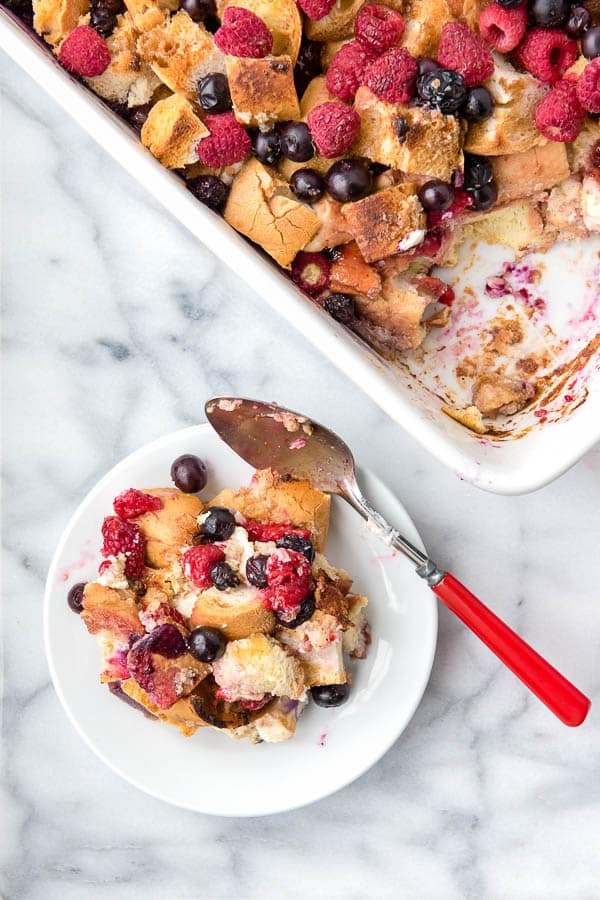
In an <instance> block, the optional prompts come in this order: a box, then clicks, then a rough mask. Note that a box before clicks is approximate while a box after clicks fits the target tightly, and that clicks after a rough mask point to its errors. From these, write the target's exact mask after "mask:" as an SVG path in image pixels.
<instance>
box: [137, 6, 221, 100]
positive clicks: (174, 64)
mask: <svg viewBox="0 0 600 900" xmlns="http://www.w3.org/2000/svg"><path fill="white" fill-rule="evenodd" d="M137 46H138V52H139V55H140V57H141V58H142V59H143V60H144V62H146V63H147V64H148V65H149V66H150V67H151V68H152V69H153V70H154V72H155V73H156V75H158V77H159V78H160V80H161V81H163V82H164V83H165V84H166V85H167V87H169V88H170V89H171V90H172V91H174V92H175V93H180V94H184V95H185V96H186V97H187V98H188V100H195V99H196V96H197V91H198V82H199V81H200V79H201V78H203V77H204V76H205V75H208V74H209V73H210V72H225V57H224V55H223V54H222V53H221V51H220V50H219V49H218V48H217V47H216V46H215V43H214V41H213V38H212V35H211V34H209V32H208V31H207V30H206V28H205V27H204V26H203V25H199V24H197V23H196V22H193V21H192V19H190V17H189V16H188V14H187V13H186V12H183V11H181V10H180V11H179V12H178V13H176V14H175V15H174V16H172V17H171V18H169V19H166V20H165V21H164V22H163V23H161V24H159V25H156V26H155V27H154V28H151V29H150V30H149V31H146V32H145V33H144V34H142V35H141V36H140V37H139V39H138V45H137Z"/></svg>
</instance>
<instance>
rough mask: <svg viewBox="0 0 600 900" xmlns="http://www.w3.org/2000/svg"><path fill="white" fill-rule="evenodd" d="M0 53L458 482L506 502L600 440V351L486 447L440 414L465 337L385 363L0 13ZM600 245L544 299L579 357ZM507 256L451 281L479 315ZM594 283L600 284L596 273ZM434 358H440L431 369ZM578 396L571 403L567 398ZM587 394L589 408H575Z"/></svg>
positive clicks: (594, 310) (570, 264)
mask: <svg viewBox="0 0 600 900" xmlns="http://www.w3.org/2000/svg"><path fill="white" fill-rule="evenodd" d="M0 2H1V0H0ZM0 47H2V48H3V49H4V50H6V52H7V53H9V54H10V55H11V56H12V58H13V59H14V61H15V62H16V63H17V64H18V65H20V66H21V67H22V68H23V69H25V71H26V72H27V73H28V74H29V75H30V76H31V77H32V78H33V79H35V80H36V81H37V82H38V84H39V85H40V87H41V88H42V90H44V91H47V92H48V93H49V94H50V95H51V96H52V97H53V98H54V99H55V100H56V102H57V103H59V104H60V105H61V106H62V107H63V109H64V110H65V111H66V113H67V114H68V115H70V116H73V118H75V119H76V120H77V122H78V123H79V124H80V125H81V127H82V128H85V129H86V130H87V131H88V133H89V134H90V135H91V136H92V137H93V138H94V139H95V140H97V141H98V142H99V143H100V145H101V146H102V147H104V149H105V150H106V151H107V153H109V154H111V155H112V156H113V157H114V159H116V160H117V161H118V162H119V163H120V164H121V165H122V166H124V168H125V169H126V170H127V171H128V172H129V174H130V175H132V176H133V177H134V178H136V179H137V180H138V181H139V182H140V183H141V184H143V185H144V187H145V188H146V189H147V190H149V191H150V192H151V194H152V195H153V196H154V197H155V198H156V199H157V200H158V201H159V202H160V203H162V204H163V206H165V208H166V209H168V210H169V211H170V212H171V213H172V215H173V216H175V218H176V219H177V220H178V221H179V222H181V223H182V224H183V225H184V226H185V227H186V228H187V229H189V231H190V232H191V233H192V234H194V235H195V236H196V237H197V238H198V239H199V240H200V241H202V243H204V244H205V245H206V246H207V247H208V248H209V249H210V250H212V252H213V253H214V254H215V255H216V256H218V257H219V258H220V259H221V260H223V262H225V263H226V264H227V265H228V266H230V267H231V268H232V269H233V270H234V271H235V272H236V273H237V274H238V275H239V276H240V277H241V278H243V279H244V280H245V281H246V282H247V283H248V284H249V285H250V286H251V287H252V288H253V289H254V290H256V291H258V293H259V294H261V296H262V297H263V298H264V300H265V301H266V302H267V303H270V304H271V306H272V307H273V308H274V309H275V311H276V312H277V313H278V314H279V315H281V316H284V317H285V318H286V319H287V322H288V323H289V325H290V326H292V327H294V328H297V329H299V330H300V331H301V332H302V334H303V335H304V336H305V337H306V338H307V340H309V341H312V343H313V344H314V345H315V346H316V347H317V348H318V349H319V350H320V351H321V352H322V353H324V354H325V355H326V356H327V357H328V358H329V359H330V360H331V362H332V363H333V364H334V365H336V366H338V368H340V369H341V370H342V371H343V372H345V374H346V375H347V376H348V378H350V379H351V380H352V381H354V382H355V384H357V385H358V386H359V387H360V388H361V389H362V390H363V391H365V392H366V393H367V394H369V396H370V397H371V398H372V399H373V400H374V401H375V402H376V403H378V404H379V406H380V407H381V408H382V409H384V410H385V411H386V412H387V413H388V415H389V416H390V417H391V418H392V419H394V420H395V421H396V422H398V423H399V424H400V425H401V426H402V428H404V429H405V430H406V431H407V432H408V433H409V434H411V435H412V436H413V437H414V438H415V439H416V440H417V441H419V442H420V443H421V444H422V445H423V447H425V448H426V449H427V450H428V452H430V453H432V454H433V456H435V457H436V458H437V459H438V460H440V462H442V463H444V464H445V465H447V466H448V467H449V468H451V469H452V470H453V471H454V472H455V473H456V475H458V476H459V477H460V478H462V479H464V480H465V481H468V482H471V483H472V484H475V485H477V486H478V487H481V488H484V489H485V490H489V491H496V492H498V493H503V494H518V493H522V492H525V491H532V490H535V489H536V488H539V487H541V486H542V485H544V484H546V483H547V482H548V481H551V480H552V479H553V478H556V477H557V476H558V475H560V474H561V473H562V472H564V471H565V470H566V469H567V468H568V467H569V466H572V465H573V463H575V462H577V460H578V459H580V457H581V456H583V454H584V453H585V452H586V451H587V450H589V448H590V447H591V446H592V445H593V444H594V443H595V442H596V441H597V440H598V439H599V438H600V348H599V349H597V350H596V352H595V353H594V354H592V356H591V358H589V359H588V360H587V362H586V361H585V360H584V359H582V360H581V361H579V362H578V363H577V365H576V366H574V367H571V368H573V372H572V378H569V379H568V380H567V384H568V387H566V386H565V385H563V387H562V388H561V389H559V388H560V382H561V380H563V376H561V375H560V374H559V373H557V374H556V376H553V377H552V378H551V379H548V385H547V390H546V391H545V392H544V394H552V395H553V399H552V400H551V401H548V403H546V400H545V399H544V397H543V396H541V397H540V398H539V399H538V400H536V403H535V404H534V405H533V406H532V408H531V409H530V410H529V412H528V413H527V414H526V415H525V416H524V417H521V416H518V417H516V419H515V427H516V429H517V434H518V435H519V439H518V440H515V439H506V440H493V439H490V438H485V439H481V438H480V437H479V436H478V435H476V434H473V433H472V432H470V431H468V430H467V429H466V428H463V426H462V425H459V424H458V423H457V422H454V421H453V420H452V419H450V418H448V416H446V415H444V413H442V411H441V407H442V405H443V404H444V403H449V405H451V406H452V405H453V404H454V401H455V399H456V395H458V394H460V390H459V386H458V385H457V383H456V381H457V379H456V377H455V376H453V375H452V376H451V377H447V375H448V372H447V370H446V372H445V374H444V377H443V378H439V377H438V374H437V372H438V362H437V360H438V350H440V349H443V348H441V347H440V346H439V343H440V341H446V340H447V339H449V338H452V346H450V347H448V348H447V349H448V350H450V351H452V349H453V346H454V343H455V339H456V330H457V329H454V335H452V334H451V332H449V331H448V330H447V329H446V330H444V331H443V332H442V330H441V329H434V331H435V333H436V334H435V335H434V336H433V338H432V340H431V341H430V342H429V344H430V345H431V346H430V349H431V353H429V354H427V355H426V360H425V366H419V365H417V364H415V358H411V360H412V361H411V367H412V371H410V370H409V367H408V366H406V365H394V364H390V363H386V362H385V361H384V360H382V359H381V357H379V356H377V354H376V353H374V352H373V351H371V350H370V349H369V348H368V347H367V346H366V345H365V344H364V343H362V342H361V341H360V340H359V339H358V338H356V337H355V336H353V335H352V334H351V333H350V332H348V331H347V330H346V329H345V328H344V327H343V326H342V325H340V324H339V323H337V322H335V321H334V320H333V319H331V317H330V316H328V315H327V314H326V313H324V312H323V311H322V310H320V309H319V308H318V307H317V306H316V305H315V304H312V303H309V302H308V301H307V300H306V298H305V297H303V296H302V295H301V293H300V292H299V291H298V290H297V289H296V288H295V287H294V285H293V284H292V282H291V281H290V279H289V278H287V277H286V276H285V275H283V274H282V273H281V272H280V271H278V270H277V268H276V267H275V266H274V265H272V264H271V262H270V260H267V259H266V258H265V257H264V255H262V254H260V253H257V252H256V250H255V248H254V247H252V246H251V245H250V244H248V242H247V241H245V240H244V239H243V238H242V237H241V236H240V235H239V234H237V233H236V232H235V231H233V229H231V228H230V227H229V226H228V225H227V223H226V222H224V220H223V219H222V218H221V217H220V216H217V215H215V214H214V213H211V211H210V210H208V209H207V208H206V207H204V206H203V205H202V204H201V203H198V201H197V200H196V199H195V198H194V197H193V196H192V195H191V194H190V192H189V191H186V190H184V189H183V188H182V185H181V182H180V181H179V179H178V178H177V177H176V176H175V175H174V174H173V173H172V172H168V171H167V170H166V169H164V168H163V167H162V166H161V164H160V163H159V162H158V161H157V160H155V159H154V157H153V156H152V155H151V154H150V153H149V152H148V151H147V150H146V149H145V148H144V147H143V146H142V145H141V143H140V141H139V140H138V137H137V135H135V134H134V133H133V131H132V130H131V128H129V127H128V126H127V125H125V124H124V123H123V122H122V121H121V120H120V119H119V118H118V117H117V116H116V115H115V114H114V113H112V112H111V111H110V110H109V109H107V107H106V106H105V105H104V104H103V103H102V102H101V101H100V99H99V98H98V97H96V96H95V94H93V93H92V92H91V91H89V90H87V89H86V88H85V87H84V86H83V85H81V84H80V83H79V82H78V81H77V80H76V79H75V78H73V77H72V76H70V75H69V74H68V72H65V70H64V69H62V68H61V66H60V64H59V63H58V61H57V60H56V58H55V57H54V56H53V55H52V54H51V53H50V52H49V49H48V47H46V46H44V45H42V42H41V40H40V39H35V38H34V36H33V35H32V34H31V32H30V31H27V30H26V29H25V27H24V26H23V25H22V24H17V22H16V21H15V20H14V19H13V18H12V17H11V16H10V14H8V13H6V12H5V11H4V10H3V9H2V8H1V7H0ZM123 199H124V198H119V197H115V199H114V202H115V204H118V203H120V202H122V201H123ZM598 246H600V237H598V236H597V238H596V242H595V244H590V245H587V246H586V247H583V246H582V247H581V254H582V262H583V263H584V264H583V265H580V262H579V261H578V260H577V259H576V258H574V256H575V257H576V256H577V252H578V251H577V249H576V248H574V247H573V246H571V247H569V245H567V244H557V245H556V246H555V247H553V248H552V249H551V250H550V251H549V253H548V254H547V255H546V257H545V259H544V265H546V266H547V267H548V274H547V280H548V281H549V282H551V283H554V286H555V290H554V291H553V290H551V288H552V286H553V284H550V287H549V288H548V291H546V289H545V288H544V290H543V291H542V293H544V294H545V295H546V294H548V296H549V299H551V300H552V297H550V295H551V294H552V293H554V294H555V300H552V303H550V304H549V309H550V308H552V310H554V311H556V312H557V313H558V315H559V318H560V315H561V313H562V311H563V310H564V309H568V310H569V313H568V318H569V319H571V324H570V326H569V328H568V329H565V330H563V329H562V328H561V330H560V332H559V335H560V337H561V338H564V339H566V338H569V347H571V346H572V345H573V344H574V345H575V347H576V349H574V350H573V355H574V354H575V353H576V352H577V350H578V349H579V342H580V340H581V339H586V340H587V339H588V338H587V337H586V335H587V332H588V331H592V332H594V331H595V330H597V328H598V321H599V320H600V289H599V290H598V292H597V296H596V297H595V298H594V296H592V294H591V289H590V288H589V286H588V287H586V284H585V283H586V280H587V279H588V274H586V271H587V272H589V263H591V261H592V260H594V261H595V262H594V265H596V263H597V256H596V254H597V251H598ZM502 255H503V254H502V253H501V252H500V251H499V250H498V248H492V247H489V246H488V245H487V244H482V245H481V246H480V248H479V250H478V252H477V254H475V255H474V256H473V254H472V253H471V249H470V248H468V247H467V248H465V251H464V253H463V261H464V262H466V265H461V266H459V267H458V269H456V270H454V271H453V273H452V278H453V279H454V278H457V277H458V278H459V279H460V278H461V277H462V275H465V274H466V275H468V281H469V284H468V285H467V286H468V288H469V290H472V291H474V292H475V294H476V295H477V296H478V298H479V300H480V302H481V308H482V310H485V309H488V310H489V309H492V310H493V308H494V306H495V301H491V300H490V299H489V298H486V297H485V294H484V286H485V282H486V279H487V277H488V276H490V275H496V274H498V271H499V269H498V266H499V265H500V266H501V263H502ZM583 257H585V259H583ZM586 263H587V264H588V265H586ZM500 270H501V269H500ZM591 278H592V279H596V280H598V279H599V278H600V266H599V267H598V268H597V269H596V271H595V272H592V274H591ZM556 286H558V287H556ZM460 306H461V304H460V303H459V304H457V305H456V307H455V314H454V317H453V318H454V323H455V324H457V323H458V321H459V319H460V321H461V325H464V326H466V327H467V328H468V325H469V323H468V322H465V321H463V319H464V318H467V317H463V310H461V308H460ZM458 330H459V331H462V330H463V328H462V327H461V328H460V329H458ZM436 341H437V344H436ZM454 349H456V348H454ZM569 355H571V354H569ZM432 360H435V361H436V362H435V365H434V366H433V367H432V365H431V363H432ZM571 383H573V387H571ZM555 389H556V390H555ZM567 390H568V391H569V394H566V391H567ZM571 395H573V399H572V400H570V401H567V396H571ZM586 397H587V399H586V402H585V403H581V405H578V404H579V403H580V401H581V400H583V399H584V398H586ZM542 404H543V405H544V408H545V409H546V411H547V412H548V415H547V416H545V415H544V416H541V417H539V418H538V417H537V416H536V415H535V413H539V412H540V410H539V409H538V407H539V406H541V405H542ZM524 432H525V433H524Z"/></svg>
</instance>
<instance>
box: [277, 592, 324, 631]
mask: <svg viewBox="0 0 600 900" xmlns="http://www.w3.org/2000/svg"><path fill="white" fill-rule="evenodd" d="M315 608H316V604H315V598H314V596H313V595H312V594H307V595H306V597H305V598H304V600H303V601H302V603H301V604H300V609H299V611H298V615H297V616H296V618H295V619H292V620H291V622H286V621H285V619H282V618H281V613H279V612H277V613H275V616H276V618H277V620H278V621H279V623H280V624H281V625H283V626H284V627H285V628H297V627H298V625H302V623H303V622H307V621H308V620H309V619H310V617H311V616H312V614H313V613H314V611H315Z"/></svg>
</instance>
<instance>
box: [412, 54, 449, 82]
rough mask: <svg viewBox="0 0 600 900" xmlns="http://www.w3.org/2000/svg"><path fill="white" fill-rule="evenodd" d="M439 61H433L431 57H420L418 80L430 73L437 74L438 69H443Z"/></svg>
mask: <svg viewBox="0 0 600 900" xmlns="http://www.w3.org/2000/svg"><path fill="white" fill-rule="evenodd" d="M442 68H443V66H441V65H440V64H439V62H438V61H437V59H431V57H430V56H420V57H419V58H418V60H417V78H420V76H421V75H427V74H428V72H435V71H436V69H442Z"/></svg>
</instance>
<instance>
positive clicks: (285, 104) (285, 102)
mask: <svg viewBox="0 0 600 900" xmlns="http://www.w3.org/2000/svg"><path fill="white" fill-rule="evenodd" d="M226 71H227V79H228V81H229V90H230V92H231V99H232V100H233V111H234V113H235V117H236V119H237V120H238V122H242V123H243V124H244V125H259V126H266V125H267V124H268V123H269V122H281V121H287V120H289V119H298V118H300V106H299V104H298V96H297V94H296V88H295V86H294V69H293V65H292V61H291V59H290V57H289V56H267V57H265V58H264V59H247V58H242V57H238V56H228V57H227V58H226Z"/></svg>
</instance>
